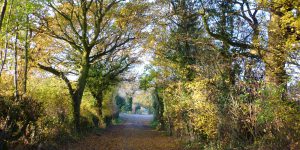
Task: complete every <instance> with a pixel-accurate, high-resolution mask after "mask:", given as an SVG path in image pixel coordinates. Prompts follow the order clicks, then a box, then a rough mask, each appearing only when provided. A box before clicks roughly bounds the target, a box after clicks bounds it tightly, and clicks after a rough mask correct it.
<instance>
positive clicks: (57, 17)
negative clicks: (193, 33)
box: [38, 0, 142, 131]
mask: <svg viewBox="0 0 300 150" xmlns="http://www.w3.org/2000/svg"><path fill="white" fill-rule="evenodd" d="M46 5H47V7H48V8H50V9H52V11H53V12H54V15H51V14H48V15H47V16H44V17H43V16H40V17H41V20H42V22H41V24H42V27H41V29H40V31H41V32H42V33H43V34H46V35H48V36H50V37H52V38H54V39H55V41H58V42H61V43H63V44H62V45H65V46H63V47H64V53H66V55H67V57H66V58H59V57H56V59H55V61H54V62H52V63H51V66H46V65H45V64H43V63H39V64H38V66H39V67H40V68H41V69H43V70H46V71H48V72H51V73H52V74H54V75H56V76H57V77H59V78H61V79H62V80H64V81H65V83H66V84H67V87H68V90H69V93H70V95H71V97H72V102H73V109H74V110H73V115H74V123H75V128H76V130H77V131H80V104H81V100H82V96H83V92H84V90H85V87H86V83H87V79H88V76H89V75H88V74H89V70H90V67H91V64H93V63H95V62H97V61H99V60H101V59H102V58H103V57H105V56H107V55H114V54H115V53H116V52H118V51H122V50H124V48H125V47H126V45H127V44H128V43H130V42H132V41H133V40H134V39H135V38H137V36H138V35H139V33H140V31H141V28H140V27H141V26H139V25H138V24H135V26H134V25H133V24H132V23H134V22H136V21H135V20H134V19H135V18H136V17H131V18H127V19H126V17H130V15H131V16H135V15H142V13H140V12H139V13H135V12H136V11H126V10H127V9H126V8H127V3H126V2H123V1H121V0H109V1H106V0H96V1H88V0H80V1H79V0H76V1H67V0H66V1H61V2H59V3H58V2H51V1H49V2H47V3H46ZM118 11H121V12H122V11H123V12H124V13H129V14H128V16H125V18H122V17H124V16H122V13H121V15H119V13H118ZM140 24H142V23H140ZM133 27H135V28H133ZM66 45H68V46H66ZM52 60H53V59H52ZM55 64H57V65H61V64H65V66H64V67H63V68H62V67H59V66H55ZM70 67H71V69H70ZM66 68H69V70H72V71H71V72H72V73H73V74H76V76H77V77H78V78H77V79H76V81H75V82H74V83H71V81H70V80H69V79H68V74H69V73H70V72H69V71H66Z"/></svg>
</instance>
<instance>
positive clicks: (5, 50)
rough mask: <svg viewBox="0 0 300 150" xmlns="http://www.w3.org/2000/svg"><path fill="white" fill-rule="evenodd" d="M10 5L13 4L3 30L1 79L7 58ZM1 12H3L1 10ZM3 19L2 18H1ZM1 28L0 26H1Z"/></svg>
mask: <svg viewBox="0 0 300 150" xmlns="http://www.w3.org/2000/svg"><path fill="white" fill-rule="evenodd" d="M12 4H13V1H12V2H11V4H10V6H9V14H8V18H7V25H6V27H5V28H6V29H5V49H4V56H3V59H2V60H1V66H0V77H1V74H2V72H3V69H4V64H5V63H6V57H7V50H8V41H9V39H8V32H9V31H8V24H9V22H10V17H11V9H12ZM2 11H3V10H2ZM1 19H3V18H1ZM1 26H2V25H1Z"/></svg>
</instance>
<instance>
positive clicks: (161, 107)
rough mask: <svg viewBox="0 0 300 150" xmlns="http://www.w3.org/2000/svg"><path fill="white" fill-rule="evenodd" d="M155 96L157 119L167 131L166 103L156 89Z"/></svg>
mask: <svg viewBox="0 0 300 150" xmlns="http://www.w3.org/2000/svg"><path fill="white" fill-rule="evenodd" d="M154 92H155V93H154V94H155V97H156V100H157V105H158V106H157V108H156V109H158V110H157V113H156V116H155V117H156V119H157V120H158V121H159V123H160V124H161V127H160V128H161V129H165V121H164V118H163V115H164V103H163V101H162V100H161V99H160V98H159V95H158V90H157V89H156V88H155V90H154Z"/></svg>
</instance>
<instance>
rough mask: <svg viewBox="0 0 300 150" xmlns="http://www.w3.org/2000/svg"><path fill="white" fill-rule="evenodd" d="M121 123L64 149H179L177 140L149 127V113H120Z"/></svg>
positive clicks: (150, 117) (150, 118)
mask: <svg viewBox="0 0 300 150" xmlns="http://www.w3.org/2000/svg"><path fill="white" fill-rule="evenodd" d="M120 117H121V119H122V120H124V121H123V123H122V124H121V125H116V126H112V127H110V128H109V129H107V130H106V131H104V132H103V133H101V134H100V135H96V134H94V135H90V136H88V137H86V138H84V139H83V140H81V141H79V142H78V143H74V144H70V145H69V146H68V147H67V148H65V149H70V150H71V149H72V150H180V148H179V142H178V141H177V140H175V139H174V138H172V137H168V136H166V135H164V134H163V132H159V131H155V130H153V129H151V128H150V126H149V124H150V122H151V120H152V116H151V115H129V114H121V115H120Z"/></svg>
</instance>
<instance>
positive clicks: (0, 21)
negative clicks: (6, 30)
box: [0, 0, 7, 32]
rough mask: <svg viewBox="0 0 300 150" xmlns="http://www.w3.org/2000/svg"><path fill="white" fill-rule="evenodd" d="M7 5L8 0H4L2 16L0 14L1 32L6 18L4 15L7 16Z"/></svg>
mask: <svg viewBox="0 0 300 150" xmlns="http://www.w3.org/2000/svg"><path fill="white" fill-rule="evenodd" d="M6 7H7V0H4V2H3V6H2V9H1V16H0V32H1V29H2V24H3V19H4V16H5V12H6Z"/></svg>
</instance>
